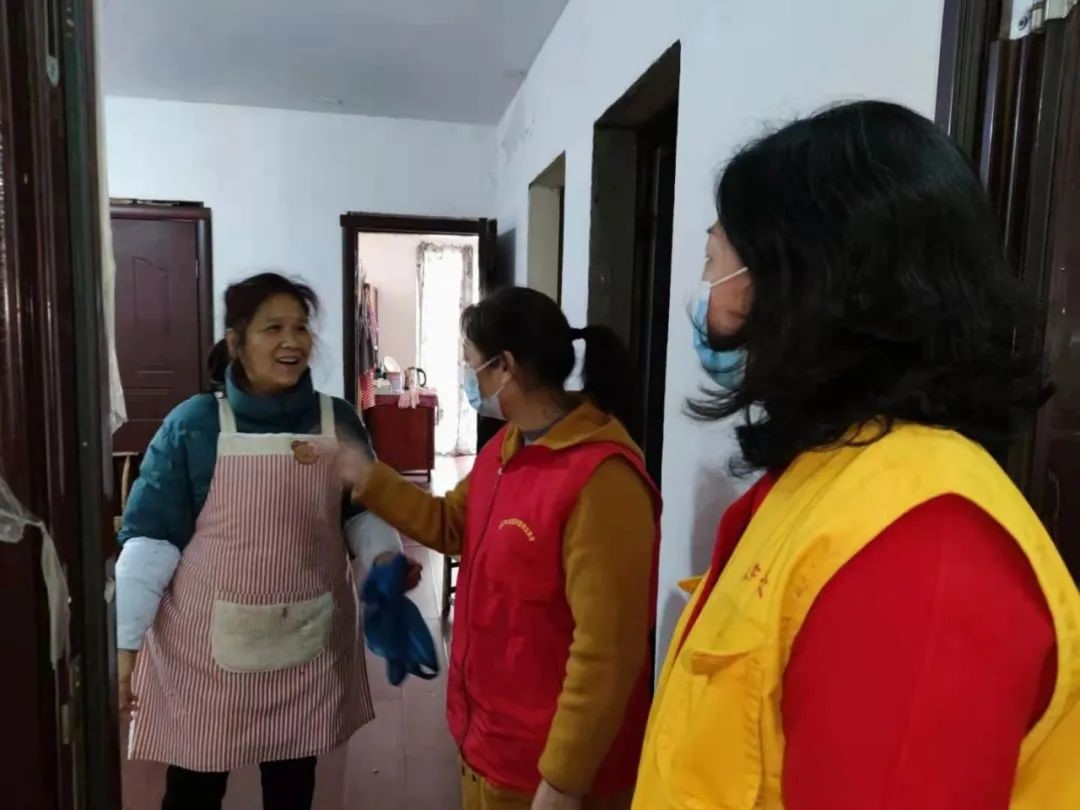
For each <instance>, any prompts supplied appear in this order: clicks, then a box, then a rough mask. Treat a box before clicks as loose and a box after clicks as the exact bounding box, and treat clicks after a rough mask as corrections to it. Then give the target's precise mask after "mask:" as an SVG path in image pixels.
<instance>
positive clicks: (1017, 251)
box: [936, 0, 1080, 514]
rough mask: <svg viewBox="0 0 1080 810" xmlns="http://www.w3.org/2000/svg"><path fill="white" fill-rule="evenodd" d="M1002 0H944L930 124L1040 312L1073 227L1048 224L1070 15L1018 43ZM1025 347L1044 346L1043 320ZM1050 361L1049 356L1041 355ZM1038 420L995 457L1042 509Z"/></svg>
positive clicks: (1069, 51) (1070, 42)
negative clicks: (1057, 250) (995, 225)
mask: <svg viewBox="0 0 1080 810" xmlns="http://www.w3.org/2000/svg"><path fill="white" fill-rule="evenodd" d="M1001 8H1002V3H1001V0H945V6H944V19H943V26H942V47H941V62H940V69H939V75H938V100H937V115H936V119H937V123H938V124H939V125H940V126H942V127H943V128H944V129H945V131H946V132H948V133H949V134H950V135H952V136H953V137H954V138H955V139H956V141H957V142H958V143H959V144H960V146H961V148H962V149H963V150H964V152H965V153H966V154H967V155H968V156H969V158H971V160H972V162H973V163H974V165H975V166H976V167H977V169H978V170H979V172H980V175H981V177H982V180H983V183H984V184H985V185H986V187H987V191H988V193H989V194H990V197H991V201H992V203H993V204H994V208H995V210H996V211H997V213H998V216H999V220H1000V222H1001V227H1002V232H1003V237H1004V239H1003V241H1004V244H1005V250H1006V254H1007V255H1008V257H1009V260H1010V262H1011V263H1012V264H1013V266H1014V267H1015V268H1016V272H1017V274H1018V276H1019V278H1020V279H1021V281H1022V282H1023V284H1024V286H1025V288H1026V289H1028V291H1029V292H1030V293H1031V294H1032V295H1033V296H1034V297H1035V298H1036V299H1037V300H1038V301H1039V302H1041V305H1042V307H1043V309H1044V310H1046V309H1047V308H1048V306H1049V304H1050V302H1051V294H1052V291H1051V277H1052V272H1051V268H1052V262H1051V259H1052V251H1053V250H1054V247H1055V245H1057V244H1059V243H1061V241H1062V239H1063V238H1064V236H1065V235H1066V234H1067V230H1066V229H1067V228H1068V227H1069V224H1070V223H1066V222H1064V221H1063V218H1061V217H1058V218H1057V220H1056V221H1054V220H1053V217H1052V214H1053V212H1054V210H1055V205H1060V201H1058V200H1057V199H1056V197H1055V195H1056V194H1057V193H1059V190H1057V189H1055V184H1054V169H1055V167H1056V166H1057V165H1058V161H1060V160H1061V159H1062V155H1063V154H1064V152H1063V150H1064V148H1065V143H1064V141H1063V139H1064V138H1065V137H1066V135H1065V133H1064V132H1063V131H1062V129H1063V127H1064V125H1065V123H1066V122H1063V121H1061V120H1060V119H1061V116H1062V112H1063V110H1064V109H1065V106H1064V105H1066V104H1067V103H1068V98H1067V96H1066V91H1067V81H1068V79H1069V67H1068V66H1069V65H1072V66H1073V68H1072V69H1073V70H1075V65H1076V61H1077V57H1076V54H1075V41H1074V40H1075V36H1073V38H1072V39H1070V34H1071V33H1072V32H1074V31H1075V27H1076V26H1078V25H1080V22H1078V20H1077V19H1076V18H1077V17H1078V16H1080V12H1076V11H1074V12H1073V13H1072V14H1071V15H1070V18H1069V19H1068V20H1053V21H1049V22H1048V23H1047V24H1046V26H1045V28H1044V30H1042V31H1040V32H1037V33H1034V34H1030V35H1028V36H1026V37H1024V38H1022V39H1020V40H1014V41H1009V40H1005V39H1004V38H1003V36H1002V31H1003V22H1002V12H1001ZM1019 337H1020V339H1022V340H1025V341H1028V342H1029V345H1035V346H1036V347H1040V348H1041V349H1042V350H1043V351H1044V352H1046V351H1047V350H1048V349H1049V346H1048V345H1047V341H1046V323H1045V320H1044V322H1042V323H1040V324H1038V325H1037V327H1036V329H1035V330H1034V333H1033V334H1031V335H1022V336H1019ZM1048 359H1049V358H1048ZM1041 419H1042V418H1041V417H1036V419H1035V420H1033V423H1032V425H1031V426H1030V428H1029V429H1028V430H1027V431H1026V432H1025V434H1024V436H1022V437H1021V439H1020V440H1019V441H1017V442H1016V443H1015V444H1014V445H1013V446H1012V447H1011V448H1008V449H1007V451H1006V452H1003V453H1002V454H1000V455H999V458H1000V459H1001V460H1002V461H1003V462H1004V463H1005V464H1006V466H1007V468H1008V470H1009V473H1010V475H1012V477H1013V479H1014V480H1015V481H1016V483H1017V484H1018V486H1020V488H1021V489H1022V490H1023V491H1024V493H1025V494H1026V495H1027V496H1028V498H1029V499H1030V500H1031V501H1032V503H1033V505H1034V506H1035V509H1036V510H1037V511H1038V512H1039V513H1040V514H1045V512H1046V510H1047V508H1048V504H1047V503H1046V493H1045V492H1044V491H1043V482H1042V481H1041V479H1040V476H1039V475H1038V474H1037V473H1038V471H1039V465H1040V464H1041V463H1042V460H1041V459H1040V458H1038V457H1037V456H1038V455H1039V451H1038V446H1039V443H1038V441H1037V437H1038V435H1039V431H1040V429H1041V428H1040V422H1041Z"/></svg>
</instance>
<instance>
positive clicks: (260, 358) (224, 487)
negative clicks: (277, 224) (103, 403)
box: [117, 274, 417, 810]
mask: <svg viewBox="0 0 1080 810" xmlns="http://www.w3.org/2000/svg"><path fill="white" fill-rule="evenodd" d="M316 308H317V299H316V297H315V295H314V293H313V292H312V291H311V290H310V289H309V288H308V287H306V286H304V285H302V284H298V283H295V282H292V281H290V280H288V279H285V278H283V277H281V276H278V275H275V274H263V275H259V276H255V277H252V278H250V279H247V280H246V281H243V282H241V283H239V284H235V285H233V286H231V287H230V288H229V289H228V291H227V292H226V295H225V309H226V313H225V323H226V327H227V332H226V339H225V340H224V341H222V342H221V343H220V344H218V346H217V347H215V351H214V353H213V354H212V355H211V371H212V376H214V377H215V378H216V382H217V383H218V387H219V389H220V390H218V391H217V392H216V393H215V394H205V395H201V396H197V397H195V398H193V399H191V400H189V401H187V402H185V403H183V404H182V405H180V406H179V407H178V408H176V409H175V410H174V411H173V412H172V413H171V414H169V416H168V417H167V418H166V419H165V422H164V424H163V425H162V427H161V429H160V431H159V432H158V434H157V436H156V437H155V438H154V440H153V442H152V443H151V445H150V447H149V449H148V450H147V453H146V458H145V461H144V463H143V467H142V472H141V475H140V477H139V480H138V481H137V482H136V484H135V486H134V488H133V490H132V493H131V498H130V499H129V502H128V506H127V509H126V510H125V515H124V526H123V528H122V530H121V533H120V541H121V543H122V544H123V549H122V552H121V555H120V558H119V561H118V563H117V614H118V615H117V626H118V647H119V649H120V653H119V667H118V669H119V682H120V706H121V711H122V712H124V713H130V714H131V716H132V723H131V735H130V750H129V756H130V757H131V758H132V759H141V760H151V761H156V762H163V763H166V764H168V765H169V769H168V772H167V777H166V795H165V799H164V804H163V808H164V810H180V808H185V810H191V809H192V808H199V810H204V809H205V810H209V809H210V808H218V807H220V806H221V801H222V799H223V797H224V794H225V789H226V784H227V781H228V775H229V772H230V771H232V770H234V769H236V768H238V767H242V766H245V765H251V764H255V763H258V764H259V765H260V767H261V771H262V781H263V796H264V799H263V802H264V807H265V808H267V810H307V808H310V806H311V801H312V796H313V792H314V785H315V763H316V757H317V756H318V755H319V754H320V753H323V752H325V751H329V750H331V749H333V748H335V747H337V746H339V745H341V744H343V743H345V742H346V741H347V740H348V739H349V738H350V737H351V736H352V735H353V733H354V732H355V731H356V730H357V729H358V728H359V727H360V726H361V725H363V724H364V723H366V722H368V721H369V720H371V719H372V716H373V712H372V703H371V696H370V692H369V690H368V683H367V674H366V671H365V666H364V656H363V644H362V640H361V633H360V628H359V623H358V618H357V603H356V590H355V584H354V581H353V576H352V569H351V566H350V564H349V557H350V553H351V555H352V556H354V557H358V558H359V559H360V560H361V561H362V563H363V564H364V565H365V566H369V567H370V566H371V565H376V564H380V563H382V562H384V561H387V560H389V559H392V558H393V557H395V556H396V555H397V554H399V553H400V550H401V546H400V540H399V538H398V536H397V534H396V532H394V531H393V530H392V529H390V527H389V526H387V525H386V524H385V523H383V522H382V521H380V520H379V519H378V518H376V517H375V516H374V515H371V514H370V513H366V512H363V511H361V510H359V509H357V508H356V507H353V506H351V505H350V503H349V501H348V498H346V497H344V496H343V488H342V483H341V479H340V477H339V475H338V472H337V468H336V464H335V450H336V444H337V439H338V438H339V436H340V437H348V438H349V439H350V440H352V441H357V440H359V441H365V440H366V433H365V431H364V427H363V425H362V423H361V421H360V419H359V417H358V416H357V414H356V412H355V411H354V410H353V409H352V408H351V407H350V406H349V405H347V404H346V403H344V402H341V401H337V400H333V399H331V398H330V397H327V396H325V395H320V394H318V393H316V392H315V390H314V389H313V387H312V383H311V376H310V372H309V370H308V363H309V358H310V355H311V349H312V336H311V332H310V328H309V323H308V322H309V318H310V317H311V315H312V313H313V311H314V310H315V309H316ZM416 576H417V573H416V572H415V570H414V572H413V578H414V579H415V577H416ZM136 651H138V652H137V655H136Z"/></svg>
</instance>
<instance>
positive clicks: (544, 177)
mask: <svg viewBox="0 0 1080 810" xmlns="http://www.w3.org/2000/svg"><path fill="white" fill-rule="evenodd" d="M565 208H566V155H565V154H562V155H559V157H557V158H556V159H555V161H554V162H553V163H552V164H551V165H550V166H548V167H547V168H546V169H544V171H542V172H541V173H540V175H539V176H538V177H537V178H536V179H535V180H533V182H532V184H531V185H530V186H529V242H528V244H529V264H528V284H529V286H530V287H531V288H532V289H534V290H539V291H540V292H542V293H544V295H546V296H548V298H551V299H552V300H553V301H555V302H556V303H558V304H559V306H562V279H563V228H564V214H565Z"/></svg>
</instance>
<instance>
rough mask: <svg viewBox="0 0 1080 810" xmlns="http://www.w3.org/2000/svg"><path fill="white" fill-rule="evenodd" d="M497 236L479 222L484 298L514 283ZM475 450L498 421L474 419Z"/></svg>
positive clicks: (492, 226)
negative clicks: (502, 260) (500, 255)
mask: <svg viewBox="0 0 1080 810" xmlns="http://www.w3.org/2000/svg"><path fill="white" fill-rule="evenodd" d="M498 240H499V235H498V225H497V223H496V222H495V220H493V219H482V220H480V297H481V298H484V297H486V296H488V295H491V294H492V293H494V292H497V291H498V290H500V289H502V288H503V287H509V286H510V285H512V284H513V283H514V276H513V268H508V267H507V266H506V265H505V264H504V263H503V262H500V261H499V241H498ZM476 419H477V423H476V448H477V451H479V449H480V448H481V447H483V446H484V445H485V444H487V443H488V441H490V440H491V438H492V437H494V435H495V434H496V433H498V432H499V431H500V430H501V429H502V426H503V422H501V421H499V420H498V419H491V418H489V417H486V416H480V415H477V417H476Z"/></svg>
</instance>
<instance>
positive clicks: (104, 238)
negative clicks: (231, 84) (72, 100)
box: [93, 0, 127, 433]
mask: <svg viewBox="0 0 1080 810" xmlns="http://www.w3.org/2000/svg"><path fill="white" fill-rule="evenodd" d="M103 5H104V3H103V0H94V5H93V14H94V59H95V62H96V64H95V66H94V71H95V75H96V77H97V88H96V90H97V92H96V93H95V102H96V104H97V152H98V155H97V158H98V201H99V205H100V214H101V216H100V219H101V300H102V306H103V308H104V316H105V346H106V351H107V352H108V355H109V357H108V362H109V383H108V384H109V426H110V428H111V429H112V432H113V433H115V432H116V431H118V430H119V429H120V428H121V427H122V426H123V424H124V423H125V422H126V421H127V406H126V404H125V403H124V385H123V383H122V382H121V380H120V363H119V362H118V361H117V359H116V261H115V259H114V258H113V245H112V218H111V215H110V210H109V172H108V165H109V164H108V161H107V159H106V153H105V103H104V100H105V88H104V87H103V86H102V84H101V77H102V69H101V51H102V44H103V43H104V41H105V40H104V39H103V38H102V31H101V20H102V17H103V16H104V15H105V9H104V8H103Z"/></svg>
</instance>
